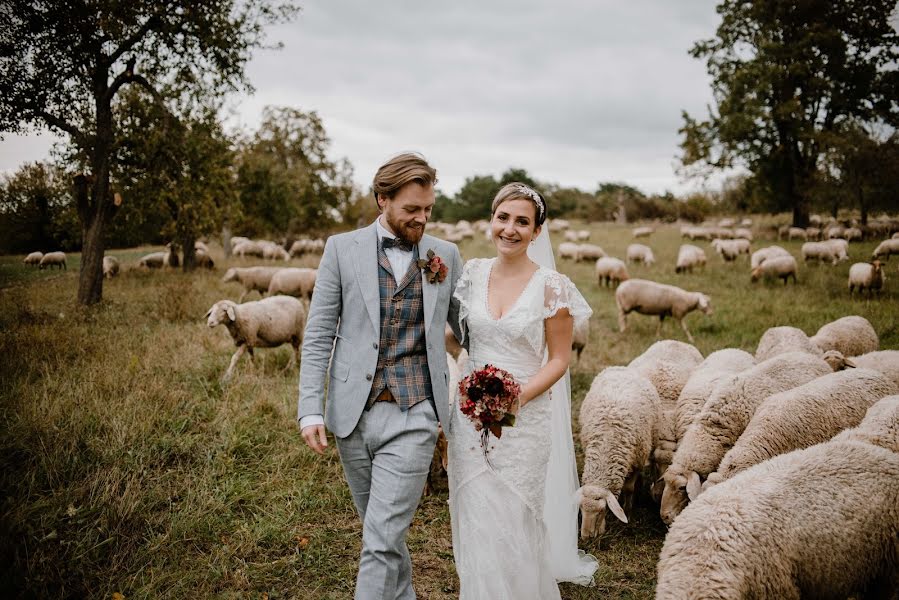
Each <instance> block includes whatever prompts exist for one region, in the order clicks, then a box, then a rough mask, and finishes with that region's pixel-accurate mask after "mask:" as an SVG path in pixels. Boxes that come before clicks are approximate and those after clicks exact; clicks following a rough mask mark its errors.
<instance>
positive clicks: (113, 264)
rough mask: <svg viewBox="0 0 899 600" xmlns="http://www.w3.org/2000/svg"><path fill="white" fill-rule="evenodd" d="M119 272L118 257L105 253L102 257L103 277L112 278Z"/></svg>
mask: <svg viewBox="0 0 899 600" xmlns="http://www.w3.org/2000/svg"><path fill="white" fill-rule="evenodd" d="M118 274H119V259H117V258H116V257H115V256H111V255H107V256H104V257H103V277H104V278H105V279H112V278H113V277H115V276H116V275H118Z"/></svg>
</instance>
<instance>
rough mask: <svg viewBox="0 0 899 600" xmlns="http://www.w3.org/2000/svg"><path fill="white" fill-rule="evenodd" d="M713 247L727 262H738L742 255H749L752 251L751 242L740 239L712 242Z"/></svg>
mask: <svg viewBox="0 0 899 600" xmlns="http://www.w3.org/2000/svg"><path fill="white" fill-rule="evenodd" d="M712 247H713V248H714V249H715V251H716V252H718V254H720V255H721V258H723V259H724V260H725V261H727V262H731V261H734V260H737V258H738V257H739V256H740V255H741V254H746V255H747V256H748V255H749V251H750V250H751V247H750V244H749V240H746V239H743V238H740V239H735V240H721V239H718V240H712Z"/></svg>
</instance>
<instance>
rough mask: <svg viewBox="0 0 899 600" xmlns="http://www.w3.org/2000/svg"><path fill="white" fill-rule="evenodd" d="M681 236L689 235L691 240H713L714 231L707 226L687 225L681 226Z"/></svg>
mask: <svg viewBox="0 0 899 600" xmlns="http://www.w3.org/2000/svg"><path fill="white" fill-rule="evenodd" d="M680 234H681V237H688V238H690V240H691V241H692V240H697V239H699V240H711V239H712V232H711V231H710V230H708V229H707V228H705V227H693V226H689V225H688V226H685V227H681V230H680Z"/></svg>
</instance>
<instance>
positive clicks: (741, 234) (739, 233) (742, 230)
mask: <svg viewBox="0 0 899 600" xmlns="http://www.w3.org/2000/svg"><path fill="white" fill-rule="evenodd" d="M752 237H753V236H752V230H751V229H748V228H746V227H737V228H736V229H735V230H734V239H742V240H747V241H749V242H751V241H752Z"/></svg>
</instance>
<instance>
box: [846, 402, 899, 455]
mask: <svg viewBox="0 0 899 600" xmlns="http://www.w3.org/2000/svg"><path fill="white" fill-rule="evenodd" d="M833 441H835V442H841V441H843V442H849V441H859V442H865V443H868V444H873V445H875V446H880V447H882V448H886V449H887V450H892V451H893V452H899V396H887V397H886V398H881V399H880V400H878V401H877V402H875V403H874V405H873V406H872V407H871V408H869V409H868V412H867V413H865V418H864V419H862V422H861V423H859V425H858V426H857V427H853V428H852V429H847V430H845V431H843V432H842V433H840V434H839V435H837V436H836V437H834V438H833Z"/></svg>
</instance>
